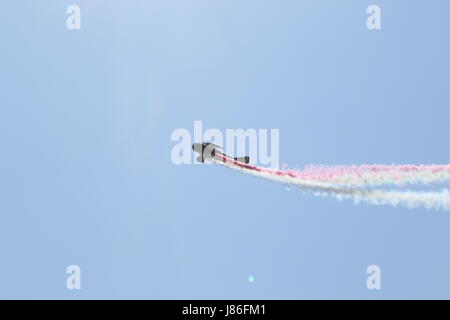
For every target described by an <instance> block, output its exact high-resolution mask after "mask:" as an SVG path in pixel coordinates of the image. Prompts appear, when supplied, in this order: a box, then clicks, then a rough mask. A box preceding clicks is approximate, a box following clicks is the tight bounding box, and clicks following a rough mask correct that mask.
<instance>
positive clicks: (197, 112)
mask: <svg viewBox="0 0 450 320" xmlns="http://www.w3.org/2000/svg"><path fill="white" fill-rule="evenodd" d="M373 4H375V5H379V6H380V8H381V19H382V20H381V21H382V29H381V30H368V28H367V27H366V19H367V16H368V15H367V14H366V9H367V7H368V6H369V5H373ZM69 5H78V6H79V7H80V9H81V29H80V30H68V29H67V27H66V19H67V17H68V16H69V15H68V14H67V13H66V9H67V7H68V6H69ZM1 8H2V9H1V13H0V21H1V22H0V26H1V27H0V37H1V39H2V50H1V53H0V57H1V73H0V81H1V84H2V86H1V88H2V90H0V99H1V108H0V145H1V159H0V164H1V166H0V194H1V195H2V196H1V197H0V217H1V220H0V252H1V254H2V259H1V264H0V271H1V272H0V298H41V299H42V298H60V299H79V298H85V299H89V298H142V299H161V298H165V299H170V298H193V299H196V298H205V299H216V298H235V299H241V298H245V299H279V298H284V299H303V298H361V299H372V298H385V299H390V298H450V293H449V292H450V291H449V289H448V288H449V287H450V276H449V272H448V270H450V257H449V254H448V243H449V241H450V233H449V232H448V230H449V227H450V214H449V212H440V211H427V210H426V209H414V210H408V209H405V208H393V207H384V206H370V205H365V204H360V205H354V204H353V203H352V202H350V201H344V202H338V201H336V200H334V199H332V198H318V197H314V196H313V195H311V194H310V193H303V192H301V191H300V190H297V189H292V190H290V191H289V190H287V189H286V188H285V187H284V186H283V185H280V184H276V183H272V182H268V181H264V180H260V179H256V178H254V177H250V176H247V175H242V174H239V173H238V172H234V171H230V170H227V169H226V168H223V167H219V166H214V165H178V166H177V165H174V164H173V163H172V161H171V157H170V155H171V149H172V148H173V146H174V145H175V143H174V142H172V141H171V139H170V137H171V134H172V132H173V131H174V130H176V129H178V128H186V129H187V130H189V131H191V132H192V131H193V125H194V120H201V121H203V126H204V128H205V129H207V128H217V129H219V130H221V131H223V132H225V130H226V129H230V128H231V129H233V128H244V129H248V128H255V129H279V130H280V162H281V163H282V164H287V165H288V166H289V167H291V168H302V167H303V166H304V165H307V164H330V165H331V164H346V165H350V164H363V163H383V164H391V163H399V164H404V163H415V164H431V163H439V164H441V163H442V164H447V163H449V160H450V149H449V148H448V138H449V136H450V126H449V124H448V119H449V102H450V97H449V90H448V89H449V74H450V64H449V59H448V57H449V56H450V46H449V44H448V35H449V31H450V24H449V23H448V17H447V16H448V12H449V10H450V3H449V2H448V1H443V0H442V1H439V0H435V1H425V0H416V1H406V0H397V1H384V0H371V1H365V0H346V1H335V0H327V1H325V0H314V1H313V0H308V1H298V0H292V1H288V0H282V1H275V0H267V1H261V0H258V1H257V0H248V1H238V0H228V1H222V0H220V1H218V0H217V1H216V0H213V1H212V0H198V1H194V0H178V1H173V0H165V1H144V0H141V1H138V0H133V1H106V0H103V1H100V0H84V1H81V0H71V1H66V0H65V1H56V0H53V1H51V0H48V1H32V0H27V1H25V0H6V1H2V5H1ZM373 264H375V265H378V266H379V267H380V268H381V272H382V273H381V283H382V289H381V290H368V289H367V287H366V279H367V276H368V275H367V274H366V268H367V267H368V266H369V265H373ZM69 265H78V266H80V268H81V290H68V289H67V287H66V279H67V277H68V276H69V275H68V274H67V273H66V268H67V267H68V266H69ZM250 276H251V277H253V279H251V280H253V282H252V281H249V277H250Z"/></svg>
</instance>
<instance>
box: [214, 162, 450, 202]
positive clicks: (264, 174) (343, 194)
mask: <svg viewBox="0 0 450 320" xmlns="http://www.w3.org/2000/svg"><path fill="white" fill-rule="evenodd" d="M213 162H214V163H217V164H220V165H223V166H225V167H228V168H231V169H235V170H239V171H241V172H243V173H247V174H251V175H253V176H256V177H259V178H263V179H268V180H272V181H277V182H281V183H283V184H289V185H295V186H298V187H301V188H304V189H308V190H311V191H314V194H315V195H331V196H333V197H335V198H337V199H339V200H342V199H353V200H354V202H355V203H359V202H366V203H370V204H375V205H392V206H399V205H401V206H405V207H407V208H416V207H425V208H427V209H437V210H450V194H449V191H448V190H447V189H444V190H442V191H441V192H418V191H417V192H416V191H389V190H381V189H358V188H353V187H352V188H345V187H342V186H336V185H334V184H332V183H327V182H321V181H311V180H302V179H299V178H297V177H290V176H288V175H277V174H275V173H272V172H270V171H267V170H265V171H258V170H254V169H252V168H245V167H242V166H239V165H236V164H235V163H233V162H224V161H222V160H219V159H213Z"/></svg>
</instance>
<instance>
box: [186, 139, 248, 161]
mask: <svg viewBox="0 0 450 320" xmlns="http://www.w3.org/2000/svg"><path fill="white" fill-rule="evenodd" d="M217 149H222V147H220V146H218V145H217V144H214V143H211V142H203V143H193V144H192V150H194V151H195V152H197V153H200V155H199V156H198V157H197V161H198V162H202V163H203V162H205V159H206V160H210V159H213V158H216V159H217V158H219V159H220V158H221V159H223V160H224V161H226V159H227V158H229V157H228V156H227V155H226V154H224V153H222V152H220V151H218V150H217ZM229 159H234V160H235V161H238V162H242V163H245V164H248V163H249V162H250V157H248V156H245V157H236V158H229Z"/></svg>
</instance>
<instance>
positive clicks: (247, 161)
mask: <svg viewBox="0 0 450 320" xmlns="http://www.w3.org/2000/svg"><path fill="white" fill-rule="evenodd" d="M234 160H236V161H239V162H243V163H249V162H250V157H248V156H245V157H237V158H234Z"/></svg>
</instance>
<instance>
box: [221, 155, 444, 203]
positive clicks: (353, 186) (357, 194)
mask: <svg viewBox="0 0 450 320" xmlns="http://www.w3.org/2000/svg"><path fill="white" fill-rule="evenodd" d="M213 162H215V163H217V164H220V165H223V166H225V167H228V168H232V169H235V170H239V171H241V172H244V173H248V174H251V175H254V176H257V177H260V178H263V179H268V180H272V181H277V182H281V183H283V184H289V185H295V186H298V187H301V188H303V189H307V190H311V191H313V192H314V193H315V195H331V196H333V197H335V198H337V199H339V200H342V199H353V200H354V202H355V203H358V202H366V203H370V204H376V205H385V204H387V205H392V206H399V205H401V206H405V207H407V208H416V207H421V206H423V207H425V208H428V209H437V210H441V209H442V210H450V194H449V191H448V190H447V189H444V190H442V191H441V192H416V191H395V190H382V189H367V187H371V186H374V185H382V184H394V185H400V184H405V183H420V184H427V183H431V182H436V181H444V180H448V179H449V171H450V166H435V165H432V166H380V165H374V166H360V167H356V166H352V167H312V166H311V167H308V168H307V169H305V170H303V171H289V170H286V171H285V170H272V169H268V168H262V167H257V166H253V165H249V164H244V163H241V162H237V161H235V160H234V159H231V158H229V157H227V156H224V155H221V154H220V155H216V157H215V158H214V159H213Z"/></svg>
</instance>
